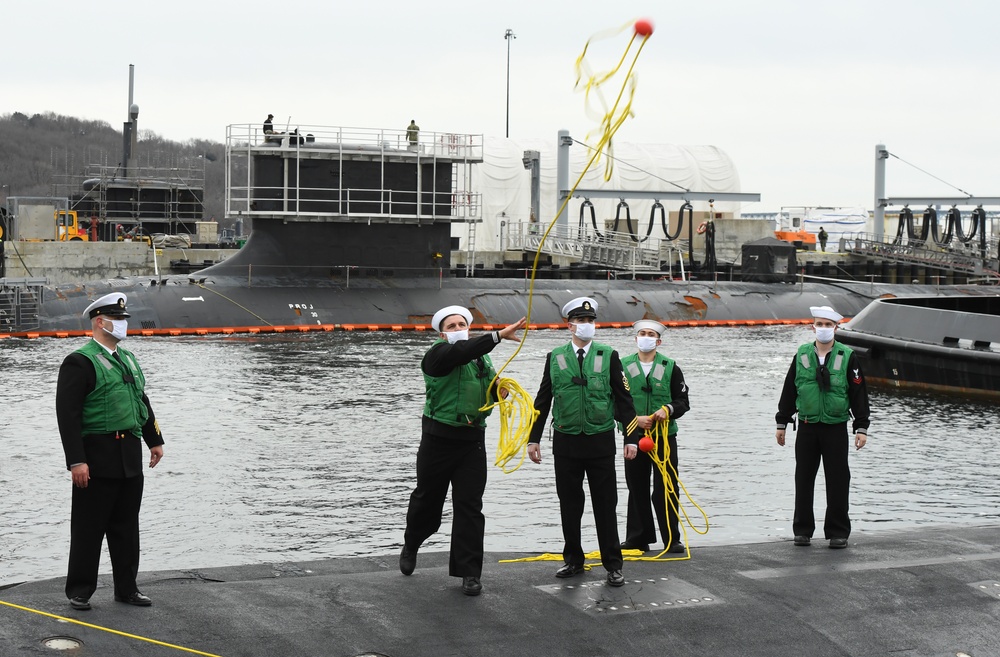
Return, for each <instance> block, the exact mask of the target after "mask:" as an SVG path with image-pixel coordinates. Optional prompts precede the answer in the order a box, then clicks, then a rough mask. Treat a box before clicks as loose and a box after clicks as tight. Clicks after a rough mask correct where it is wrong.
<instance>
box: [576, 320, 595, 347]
mask: <svg viewBox="0 0 1000 657" xmlns="http://www.w3.org/2000/svg"><path fill="white" fill-rule="evenodd" d="M575 326H576V337H578V338H580V339H581V340H583V341H584V342H586V341H588V340H593V339H594V334H595V333H597V325H596V324H594V323H593V322H589V323H586V324H576V325H575Z"/></svg>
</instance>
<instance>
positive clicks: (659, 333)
mask: <svg viewBox="0 0 1000 657" xmlns="http://www.w3.org/2000/svg"><path fill="white" fill-rule="evenodd" d="M632 328H633V329H634V330H635V342H636V346H637V347H638V351H637V352H636V353H634V354H630V355H628V356H625V357H624V358H622V368H623V369H624V371H625V376H627V377H628V380H629V390H630V391H631V393H632V402H633V403H634V404H635V412H636V414H638V416H639V426H640V427H642V428H643V429H649V428H652V426H653V423H654V422H662V421H663V420H666V419H667V414H668V412H669V417H670V421H669V424H668V425H667V427H668V428H667V437H666V440H662V439H661V440H660V442H659V444H658V449H657V451H658V452H659V457H660V459H661V460H663V459H664V458H665V454H666V452H667V448H668V447H669V451H670V456H669V460H670V465H671V466H672V467H671V468H668V469H667V475H668V476H669V477H670V483H671V486H670V489H671V490H672V491H674V493H673V494H674V496H675V497H676V494H677V491H678V490H679V489H678V487H677V468H678V465H677V420H678V418H680V417H682V416H683V415H684V414H685V413H687V412H688V410H689V409H690V404H689V402H688V387H687V384H686V383H685V382H684V373H683V372H681V368H680V367H679V366H678V365H677V364H676V363H675V362H674V360H673V359H672V358H668V357H667V356H665V355H664V354H662V353H660V352H659V351H658V350H657V348H658V347H659V346H660V345H662V344H663V333H664V331H665V330H666V329H665V327H664V326H663V324H661V323H660V322H658V321H656V320H652V319H640V320H639V321H638V322H636V323H634V324H633V325H632ZM651 474H652V476H653V494H652V497H650V494H649V477H650V475H651ZM625 482H626V483H627V484H628V521H627V523H626V529H625V540H624V541H623V542H622V547H623V548H625V549H632V550H635V549H638V550H642V551H644V552H645V551H646V550H648V549H649V544H650V543H655V542H656V528H657V526H659V529H660V536H661V537H662V539H663V545H664V546H665V547H666V549H667V550H668V551H670V552H677V553H680V552H684V543H683V541H682V540H681V533H680V524H679V522H678V518H677V507H676V500H675V504H667V503H666V495H665V491H664V489H665V486H664V482H663V477H662V476H661V475H660V472H659V470H657V469H656V468H655V467H654V464H653V459H652V457H651V455H650V454H648V453H646V452H639V454H638V455H637V456H636V457H635V458H634V459H633V460H631V461H625ZM654 510H655V511H656V524H655V525H654V524H653V511H654Z"/></svg>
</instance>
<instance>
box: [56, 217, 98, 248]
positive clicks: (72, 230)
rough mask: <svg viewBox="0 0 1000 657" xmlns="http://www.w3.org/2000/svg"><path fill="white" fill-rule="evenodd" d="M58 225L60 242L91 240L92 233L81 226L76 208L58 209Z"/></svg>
mask: <svg viewBox="0 0 1000 657" xmlns="http://www.w3.org/2000/svg"><path fill="white" fill-rule="evenodd" d="M55 219H56V227H57V229H58V231H59V238H58V239H59V241H60V242H80V241H83V242H89V241H90V235H89V234H88V233H87V231H85V230H82V229H81V228H80V221H79V219H78V217H77V215H76V210H56V212H55Z"/></svg>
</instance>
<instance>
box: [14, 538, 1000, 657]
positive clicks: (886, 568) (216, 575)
mask: <svg viewBox="0 0 1000 657" xmlns="http://www.w3.org/2000/svg"><path fill="white" fill-rule="evenodd" d="M691 552H692V558H691V559H690V560H688V561H672V562H667V563H660V562H626V565H625V570H624V572H625V576H626V584H625V586H624V587H622V588H620V589H611V588H608V587H607V586H604V585H602V582H603V580H604V578H603V574H604V573H603V570H602V569H601V568H600V566H599V565H598V566H597V567H596V568H595V569H594V570H593V571H589V572H586V573H584V574H582V575H580V576H578V577H576V578H574V579H571V580H558V579H555V578H554V577H553V573H554V572H555V570H556V568H557V566H558V565H559V564H558V563H555V562H552V561H543V562H528V563H506V564H504V563H498V560H499V559H502V558H510V557H517V556H523V555H509V554H488V555H487V559H486V565H485V569H484V573H483V587H484V591H483V594H482V595H481V596H480V597H477V598H470V597H467V596H464V595H463V594H462V592H461V589H460V586H459V580H458V579H456V578H452V577H449V576H448V574H447V573H448V556H447V554H443V553H427V554H424V553H421V554H420V555H419V558H418V563H417V570H416V572H415V573H414V575H413V576H411V577H404V576H403V575H401V574H400V573H399V570H398V568H397V555H396V552H395V551H393V552H391V553H389V554H382V555H377V556H368V557H358V558H341V559H328V560H324V561H317V562H309V563H272V564H260V565H247V566H238V567H230V568H213V569H208V570H196V569H192V570H188V571H182V572H177V571H173V572H158V571H149V572H143V573H140V576H139V585H140V588H141V590H143V591H144V592H145V593H146V594H148V595H149V596H150V597H152V598H153V601H154V606H153V607H151V608H137V607H130V606H128V605H124V604H120V603H115V602H113V601H112V590H111V586H110V585H111V581H110V575H102V577H101V586H100V588H99V589H98V591H97V593H96V594H95V595H94V597H93V598H92V603H93V604H94V609H93V610H91V611H84V612H78V611H72V610H70V608H69V606H68V605H67V603H66V600H65V597H64V595H63V592H62V587H63V580H62V579H51V580H45V581H39V582H31V583H25V584H21V585H18V586H15V587H12V588H8V589H7V590H4V591H2V592H0V617H2V618H3V622H2V623H0V645H2V646H5V647H4V649H3V651H2V652H3V654H5V655H8V654H11V655H12V654H29V653H30V654H41V653H44V652H45V651H46V650H45V648H43V647H42V641H43V640H44V639H46V638H47V637H53V636H67V637H73V638H75V639H78V640H80V641H82V642H83V646H82V647H80V648H77V649H76V650H74V651H73V652H72V654H74V655H102V656H106V657H117V656H119V655H133V654H143V655H172V654H192V651H196V652H195V654H203V655H204V654H209V655H221V656H226V657H235V656H239V655H248V656H249V655H360V654H372V653H375V654H383V655H388V656H389V657H418V656H421V655H434V656H440V655H467V656H482V657H485V656H492V655H503V656H505V657H506V656H507V655H529V654H531V655H624V654H629V655H637V656H642V655H660V654H666V653H668V652H669V653H670V654H682V655H713V656H715V657H726V656H733V657H735V656H737V655H738V656H740V657H753V656H756V655H760V656H768V657H773V656H775V655H778V656H782V655H801V654H808V655H810V656H812V657H834V656H838V657H842V656H844V655H852V656H856V657H857V656H866V655H888V654H892V655H906V656H907V657H918V656H920V657H923V656H928V657H929V656H931V655H935V656H945V655H952V656H953V655H968V656H971V657H977V656H980V657H981V656H985V655H997V654H1000V634H998V633H997V632H996V628H997V627H1000V526H997V525H989V526H978V527H940V526H939V527H933V528H932V527H922V528H918V529H914V530H907V531H900V532H871V533H869V532H855V534H854V536H852V539H851V546H850V548H849V549H847V550H830V549H827V547H826V542H825V541H822V540H816V539H814V541H813V545H812V546H811V547H808V548H803V547H793V545H792V543H791V541H790V540H789V541H783V542H780V543H776V542H768V543H758V544H750V545H732V546H724V547H704V548H701V547H694V548H693V549H692V551H691ZM648 554H652V553H648ZM150 561H153V558H152V557H149V556H148V557H147V563H149V562H150ZM11 604H15V605H19V606H20V607H22V608H23V609H22V608H16V607H11V606H10V605H11ZM29 609H31V610H39V611H42V612H46V613H48V614H53V615H55V616H59V617H65V618H67V619H73V620H79V621H83V622H85V623H88V624H90V625H89V626H82V625H76V624H67V623H66V621H64V620H60V619H59V618H54V617H50V616H43V615H41V614H38V613H34V612H32V611H29ZM100 628H110V629H113V630H116V631H118V632H124V633H127V634H126V635H122V634H113V633H111V632H108V631H105V630H103V629H100ZM128 635H134V636H128ZM145 638H148V639H154V640H156V641H160V642H163V643H166V644H171V645H172V646H174V647H167V646H164V645H162V644H161V645H157V644H152V643H149V642H147V641H145V640H144V639H145ZM183 651H186V652H183Z"/></svg>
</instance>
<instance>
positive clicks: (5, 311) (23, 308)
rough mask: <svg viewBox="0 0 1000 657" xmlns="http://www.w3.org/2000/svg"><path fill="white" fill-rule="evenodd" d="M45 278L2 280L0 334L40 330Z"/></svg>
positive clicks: (0, 279) (0, 287) (0, 291)
mask: <svg viewBox="0 0 1000 657" xmlns="http://www.w3.org/2000/svg"><path fill="white" fill-rule="evenodd" d="M45 282H46V281H45V279H44V278H0V333H19V332H22V331H32V330H36V329H38V326H39V323H38V308H39V306H40V305H41V299H42V288H43V287H44V285H45Z"/></svg>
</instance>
